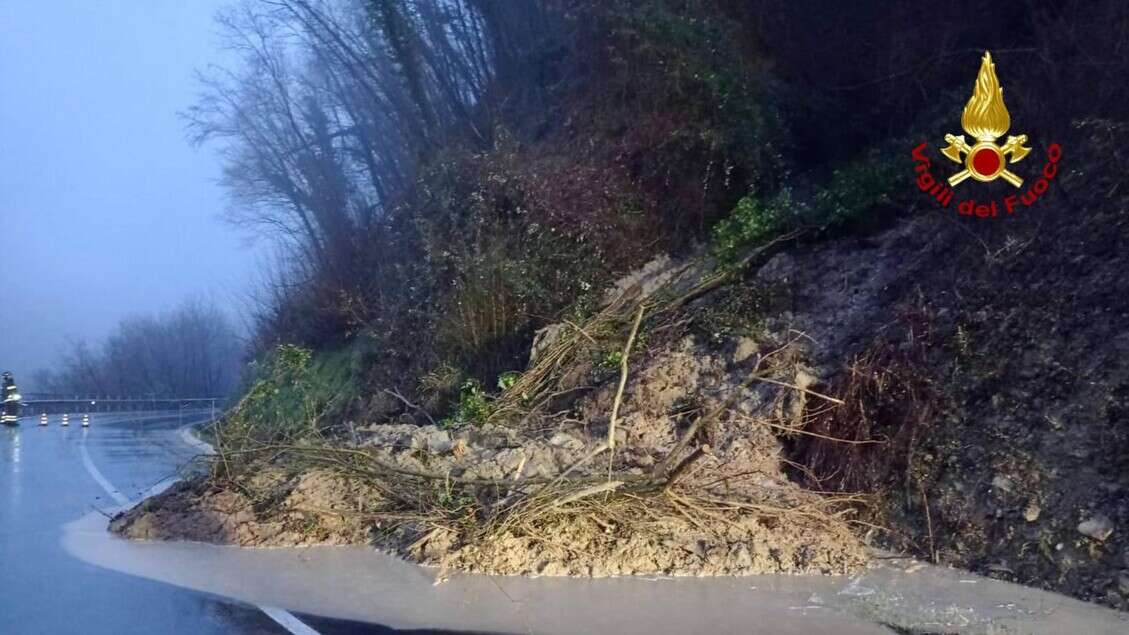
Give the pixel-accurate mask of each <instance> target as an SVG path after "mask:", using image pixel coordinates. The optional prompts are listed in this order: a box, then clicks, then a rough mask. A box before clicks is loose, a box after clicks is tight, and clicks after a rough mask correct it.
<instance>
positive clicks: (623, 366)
mask: <svg viewBox="0 0 1129 635" xmlns="http://www.w3.org/2000/svg"><path fill="white" fill-rule="evenodd" d="M646 310H647V304H646V303H645V302H643V303H640V304H639V311H638V312H636V313H635V323H634V324H632V325H631V334H630V335H628V336H627V343H626V344H624V346H623V355H621V356H620V358H619V388H617V389H616V391H615V401H613V402H612V417H611V419H610V420H609V421H608V449H609V450H611V451H612V452H613V453H614V452H615V424H616V420H617V419H619V407H620V405H621V404H622V403H623V389H624V387H625V386H627V358H628V357H629V356H630V355H631V346H632V345H633V344H635V335H636V334H638V333H639V323H640V322H642V321H643V313H644V312H645V311H646Z"/></svg>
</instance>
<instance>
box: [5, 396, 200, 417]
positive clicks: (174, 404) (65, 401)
mask: <svg viewBox="0 0 1129 635" xmlns="http://www.w3.org/2000/svg"><path fill="white" fill-rule="evenodd" d="M28 396H29V397H31V396H32V395H28ZM34 396H35V397H38V398H34V399H24V400H22V401H21V402H20V411H21V414H22V415H24V416H32V415H43V414H72V413H73V414H85V413H98V412H140V411H162V410H167V411H169V412H172V411H174V410H175V411H177V412H182V411H184V410H187V409H205V408H207V409H210V410H211V411H212V413H213V416H214V414H215V412H216V402H217V401H222V400H221V399H220V398H218V397H188V398H183V399H180V398H159V397H108V398H106V397H103V398H99V397H77V396H68V397H61V396H60V397H55V398H50V397H48V398H46V399H45V398H43V397H45V396H46V395H43V394H38V395H34Z"/></svg>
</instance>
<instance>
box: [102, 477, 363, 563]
mask: <svg viewBox="0 0 1129 635" xmlns="http://www.w3.org/2000/svg"><path fill="white" fill-rule="evenodd" d="M381 500H382V497H381V495H380V493H379V492H378V491H376V490H375V489H374V488H372V487H371V486H369V485H367V484H365V483H364V482H362V481H359V480H357V479H350V478H346V477H343V476H342V475H340V474H337V473H334V472H330V471H328V470H320V469H314V470H310V471H306V472H301V473H297V474H293V473H291V474H287V473H285V472H283V471H281V470H275V469H265V470H262V471H260V472H257V473H255V474H254V475H252V476H250V477H249V478H248V479H247V480H246V482H244V483H241V484H240V486H239V487H232V486H223V485H220V484H216V483H209V482H207V481H204V480H200V479H193V480H188V481H181V482H179V483H177V484H176V485H174V486H173V487H171V488H169V489H168V490H166V491H165V492H164V493H162V494H160V495H158V496H156V497H153V498H150V499H147V500H145V501H143V502H142V503H141V504H140V505H137V506H136V507H134V508H133V509H131V510H129V511H127V512H125V513H122V514H119V515H118V516H116V517H115V518H114V519H113V520H111V521H110V531H112V532H115V533H117V534H120V535H122V536H125V537H127V538H132V539H135V540H190V541H196V542H207V543H213V544H233V545H244V546H258V547H288V546H312V545H347V544H363V543H364V542H365V541H367V540H368V537H369V533H370V522H368V514H369V513H370V512H371V511H372V510H374V509H376V508H377V507H378V506H379V505H380V502H381Z"/></svg>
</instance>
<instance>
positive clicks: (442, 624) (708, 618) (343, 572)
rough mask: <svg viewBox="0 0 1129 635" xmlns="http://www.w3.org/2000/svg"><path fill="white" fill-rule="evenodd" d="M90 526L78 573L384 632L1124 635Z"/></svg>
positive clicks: (877, 604) (82, 533) (1046, 598)
mask: <svg viewBox="0 0 1129 635" xmlns="http://www.w3.org/2000/svg"><path fill="white" fill-rule="evenodd" d="M106 523H107V521H106V518H105V517H104V516H102V515H100V514H97V513H92V514H90V515H88V516H85V517H84V518H82V519H80V520H78V521H75V522H73V523H71V524H69V525H67V526H66V527H65V531H64V534H63V545H64V547H65V548H66V549H67V551H68V552H70V553H71V554H72V555H74V556H75V557H77V558H79V559H81V560H83V561H86V562H89V563H91V564H94V565H97V566H100V567H104V568H107V569H112V570H115V571H120V572H123V573H128V574H131V575H136V576H140V577H144V578H149V579H153V580H159V581H162V582H166V583H170V584H174V585H177V586H181V587H185V588H189V589H193V590H197V591H202V592H206V593H213V594H216V595H221V596H226V597H230V598H234V599H236V600H240V601H243V602H247V603H251V604H258V605H267V606H281V607H285V608H286V609H288V610H291V611H296V612H301V613H309V614H313V615H321V616H325V617H332V618H339V619H346V620H357V621H363V622H371V623H379V624H384V625H387V626H390V627H393V628H440V629H456V630H472V631H490V632H502V633H526V632H535V633H579V632H585V633H600V632H616V633H620V634H624V635H628V634H633V633H639V634H644V633H647V634H650V633H670V632H702V633H705V632H708V633H748V632H750V629H752V630H755V631H758V632H769V633H781V634H792V633H795V634H797V635H799V634H806V633H814V632H834V633H837V634H844V635H851V634H856V633H858V634H870V633H885V634H889V633H891V632H892V631H891V629H889V628H887V627H885V626H883V625H882V624H883V623H885V624H892V625H897V626H900V627H903V628H910V629H920V630H925V631H945V632H962V633H1048V634H1051V633H1055V634H1058V633H1065V632H1079V633H1088V634H1089V633H1095V634H1097V633H1109V634H1114V633H1126V632H1129V615H1125V614H1122V613H1118V612H1116V611H1113V610H1110V609H1106V608H1102V607H1099V606H1096V605H1092V604H1087V603H1084V602H1080V601H1077V600H1074V599H1072V598H1068V597H1065V596H1061V595H1057V594H1054V593H1048V592H1045V591H1040V590H1038V589H1031V588H1027V587H1021V586H1018V585H1014V584H1009V583H1006V582H1000V581H997V580H991V579H988V578H982V577H979V576H974V575H972V574H969V573H966V572H962V571H957V570H953V569H945V568H941V567H933V566H926V565H921V564H915V563H913V562H911V561H906V560H897V561H889V562H896V563H899V564H881V565H879V566H877V567H875V568H873V569H872V570H870V571H867V572H866V573H865V574H863V575H861V576H856V577H854V578H846V577H818V576H780V575H764V576H750V577H741V578H662V579H650V578H604V579H595V580H591V579H577V578H549V577H545V578H523V577H504V576H487V575H470V574H453V575H452V576H451V578H450V580H448V581H446V582H444V583H443V584H439V585H436V584H435V577H436V571H435V570H434V569H428V568H424V567H420V566H417V565H413V564H410V563H406V562H404V561H402V560H399V559H396V558H393V557H391V556H387V555H385V554H381V553H378V552H377V551H375V550H373V549H369V548H366V547H307V548H291V549H247V548H240V547H226V546H216V545H204V544H197V543H164V542H132V541H126V540H123V539H120V538H117V537H115V536H112V535H110V534H109V533H108V532H107V531H106Z"/></svg>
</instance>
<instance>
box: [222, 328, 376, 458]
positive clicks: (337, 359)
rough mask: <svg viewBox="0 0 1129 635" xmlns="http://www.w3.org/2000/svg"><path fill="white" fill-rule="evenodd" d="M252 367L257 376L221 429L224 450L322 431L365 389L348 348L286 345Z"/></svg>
mask: <svg viewBox="0 0 1129 635" xmlns="http://www.w3.org/2000/svg"><path fill="white" fill-rule="evenodd" d="M251 371H252V372H253V373H255V374H256V375H257V378H256V379H254V380H253V382H252V383H251V387H250V388H249V389H248V390H247V392H246V395H245V396H244V397H243V399H242V400H241V401H240V402H239V404H237V405H236V407H235V408H234V409H233V410H232V412H231V413H229V414H228V416H227V418H226V419H225V420H224V421H223V422H222V424H221V425H220V428H219V430H218V433H217V444H218V449H219V451H220V453H221V454H227V453H229V452H233V451H235V452H239V451H243V450H248V449H255V448H260V447H262V446H265V445H270V444H278V443H293V442H296V441H298V440H301V439H303V438H310V437H315V436H319V435H321V434H322V433H323V432H325V431H326V430H327V429H328V427H329V426H327V425H324V424H323V422H324V421H326V420H329V421H333V422H336V416H337V415H340V414H341V413H343V412H344V411H345V409H346V408H347V407H348V406H349V404H350V403H351V402H352V401H353V399H355V398H356V397H357V394H358V392H359V391H358V389H357V387H356V380H355V377H356V376H357V375H358V373H357V370H356V368H355V360H354V355H353V351H351V350H348V349H345V350H341V351H333V352H324V353H319V354H316V355H315V354H314V353H313V352H312V351H310V350H309V349H306V348H301V347H298V346H293V345H289V344H284V345H281V346H279V347H278V348H277V349H275V351H274V352H273V353H272V354H271V355H270V356H269V357H267V358H265V359H263V360H260V361H257V362H253V363H252V364H251Z"/></svg>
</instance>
